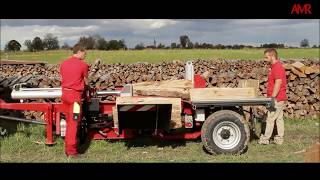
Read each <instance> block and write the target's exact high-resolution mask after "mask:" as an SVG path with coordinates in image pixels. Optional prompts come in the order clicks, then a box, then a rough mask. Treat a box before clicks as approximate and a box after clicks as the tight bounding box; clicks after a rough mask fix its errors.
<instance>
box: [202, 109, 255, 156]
mask: <svg viewBox="0 0 320 180" xmlns="http://www.w3.org/2000/svg"><path fill="white" fill-rule="evenodd" d="M249 139H250V130H249V126H248V125H247V124H246V123H244V120H243V117H242V116H241V115H240V114H238V113H237V112H234V111H231V110H221V111H217V112H215V113H213V114H211V115H210V116H209V117H208V118H207V119H206V121H205V122H204V124H203V126H202V129H201V140H202V143H203V146H204V148H205V149H206V150H207V151H208V153H210V154H242V153H244V152H245V151H246V149H247V144H248V142H249Z"/></svg>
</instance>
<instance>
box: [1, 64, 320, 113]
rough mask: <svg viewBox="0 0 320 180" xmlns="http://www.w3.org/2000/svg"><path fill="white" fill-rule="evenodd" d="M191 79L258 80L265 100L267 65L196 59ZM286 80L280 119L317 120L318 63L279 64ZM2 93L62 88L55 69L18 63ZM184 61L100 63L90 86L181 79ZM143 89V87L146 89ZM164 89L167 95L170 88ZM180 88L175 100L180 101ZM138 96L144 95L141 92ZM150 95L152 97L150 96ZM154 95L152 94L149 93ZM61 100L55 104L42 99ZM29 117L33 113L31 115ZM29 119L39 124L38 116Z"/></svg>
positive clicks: (4, 75) (4, 74)
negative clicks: (23, 86)
mask: <svg viewBox="0 0 320 180" xmlns="http://www.w3.org/2000/svg"><path fill="white" fill-rule="evenodd" d="M193 64H194V70H195V74H203V73H205V72H206V74H207V78H206V81H207V87H224V88H235V87H238V85H239V82H241V80H248V79H252V80H259V91H258V95H259V96H266V87H267V73H268V69H269V68H270V66H269V65H268V64H267V63H266V62H264V61H260V60H259V61H249V60H248V61H244V60H221V59H217V60H194V61H193ZM283 65H284V68H285V69H286V75H287V85H288V86H287V87H288V89H287V96H288V102H287V105H286V108H285V111H284V116H285V117H289V118H303V117H319V112H320V93H319V92H320V89H319V86H320V79H319V78H320V75H319V74H320V72H319V70H320V62H319V59H315V60H311V59H300V60H294V59H291V60H285V61H283ZM0 72H1V74H0V88H3V87H12V86H13V85H14V84H17V83H22V82H27V83H30V84H31V85H32V86H33V87H60V77H59V65H52V64H45V65H44V64H35V65H28V64H20V65H1V66H0ZM184 74H185V62H184V61H172V62H162V63H159V64H150V63H135V64H122V63H117V64H103V63H101V61H100V60H97V61H95V62H94V63H93V64H91V65H90V72H89V77H90V85H91V86H92V87H95V88H97V89H101V90H105V89H112V88H115V87H117V86H123V85H124V84H137V83H140V85H143V83H147V82H154V81H157V82H158V87H161V83H160V81H166V80H170V81H174V80H179V79H180V80H181V79H184ZM144 85H146V84H144ZM162 88H167V90H169V91H170V87H162ZM183 90H184V89H181V92H180V93H178V95H177V94H175V93H174V92H172V91H171V93H172V95H173V96H177V97H184V96H185V94H184V93H183ZM140 93H142V94H143V93H145V92H143V90H141V91H140ZM148 93H150V92H148ZM151 95H152V93H151ZM44 101H57V102H58V101H59V100H48V99H46V100H44ZM31 114H32V113H31ZM31 114H29V115H28V114H27V117H28V118H31V116H32V115H33V116H34V117H35V118H36V119H39V118H40V117H39V116H40V115H37V114H36V115H34V113H33V114H32V115H31Z"/></svg>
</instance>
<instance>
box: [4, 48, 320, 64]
mask: <svg viewBox="0 0 320 180" xmlns="http://www.w3.org/2000/svg"><path fill="white" fill-rule="evenodd" d="M263 51H264V49H242V50H216V49H213V50H205V49H201V50H200V49H192V50H187V49H185V50H142V51H134V50H128V51H97V50H94V51H88V54H87V62H89V63H92V62H93V61H94V60H96V59H98V58H100V59H101V60H103V62H104V63H108V64H112V63H135V62H149V63H158V62H162V61H172V60H182V61H185V60H194V59H216V58H222V59H245V60H256V59H263ZM278 51H279V56H280V58H284V59H287V58H316V59H319V48H310V49H279V50H278ZM71 54H72V53H71V51H65V50H59V51H42V52H17V53H8V54H7V55H8V56H7V55H6V54H4V53H3V52H1V59H7V57H8V59H10V60H38V61H47V62H49V63H51V64H56V63H60V62H61V61H62V60H64V59H66V58H67V57H68V56H70V55H71Z"/></svg>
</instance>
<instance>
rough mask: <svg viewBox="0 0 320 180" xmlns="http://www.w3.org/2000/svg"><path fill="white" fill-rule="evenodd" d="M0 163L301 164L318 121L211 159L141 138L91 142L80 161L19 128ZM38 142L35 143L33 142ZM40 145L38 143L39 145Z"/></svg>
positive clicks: (193, 149)
mask: <svg viewBox="0 0 320 180" xmlns="http://www.w3.org/2000/svg"><path fill="white" fill-rule="evenodd" d="M0 140H1V149H0V150H1V151H0V152H1V153H0V161H1V162H205V163H206V162H303V161H304V154H303V152H302V151H303V150H305V149H307V148H309V147H310V146H311V145H313V144H314V143H315V142H317V141H319V119H286V120H285V143H284V144H283V145H281V146H279V145H274V144H271V145H268V146H262V145H259V144H257V140H253V141H251V142H250V143H249V149H248V152H247V153H245V154H243V155H239V156H231V155H218V156H212V155H208V154H207V153H205V152H204V151H203V149H202V145H201V142H200V141H199V140H198V141H187V142H184V141H176V142H172V141H155V140H152V139H149V138H141V139H135V140H130V141H104V140H95V141H92V142H91V144H90V146H89V148H88V150H87V152H86V153H85V154H84V155H83V157H82V158H80V159H68V158H66V156H65V155H64V144H63V139H61V138H57V139H56V142H57V144H56V145H54V146H52V147H48V146H46V145H44V144H43V142H45V130H44V127H43V126H39V125H31V126H29V127H26V126H25V125H19V126H18V128H17V132H16V133H14V134H12V135H10V136H6V137H2V138H1V139H0ZM37 142H38V143H37ZM39 142H40V143H39Z"/></svg>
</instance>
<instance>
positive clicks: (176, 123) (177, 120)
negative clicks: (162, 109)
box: [116, 97, 182, 129]
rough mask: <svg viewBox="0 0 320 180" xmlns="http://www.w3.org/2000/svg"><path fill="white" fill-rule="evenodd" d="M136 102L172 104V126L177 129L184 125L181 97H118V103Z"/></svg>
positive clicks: (133, 103) (130, 103) (128, 103)
mask: <svg viewBox="0 0 320 180" xmlns="http://www.w3.org/2000/svg"><path fill="white" fill-rule="evenodd" d="M136 104H172V111H171V121H170V127H171V128H172V129H177V128H181V127H182V122H181V98H165V97H118V98H117V99H116V105H136Z"/></svg>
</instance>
